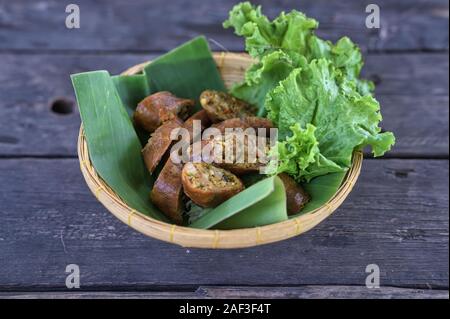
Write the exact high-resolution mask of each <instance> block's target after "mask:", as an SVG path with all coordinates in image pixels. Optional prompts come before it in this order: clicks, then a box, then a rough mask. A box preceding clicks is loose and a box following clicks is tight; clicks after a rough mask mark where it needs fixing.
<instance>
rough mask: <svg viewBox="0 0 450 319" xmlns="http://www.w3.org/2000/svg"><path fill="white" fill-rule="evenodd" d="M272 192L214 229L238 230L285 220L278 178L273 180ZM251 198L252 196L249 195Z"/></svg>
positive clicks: (284, 202) (283, 203)
mask: <svg viewBox="0 0 450 319" xmlns="http://www.w3.org/2000/svg"><path fill="white" fill-rule="evenodd" d="M273 185H274V190H273V192H272V193H270V194H269V195H268V196H267V197H265V198H263V199H261V200H260V201H258V202H257V203H255V204H253V205H252V206H250V207H248V208H246V209H244V210H243V211H241V212H239V213H238V214H235V215H233V216H231V217H230V218H228V219H226V220H224V221H223V222H221V223H219V224H218V225H216V226H214V227H213V228H214V229H239V228H250V227H258V226H264V225H270V224H274V223H278V222H281V221H284V220H287V212H286V192H285V189H284V185H283V182H282V181H281V179H280V178H279V177H275V178H274V180H273ZM249 196H252V195H249Z"/></svg>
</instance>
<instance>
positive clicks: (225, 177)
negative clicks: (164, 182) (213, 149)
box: [181, 162, 244, 207]
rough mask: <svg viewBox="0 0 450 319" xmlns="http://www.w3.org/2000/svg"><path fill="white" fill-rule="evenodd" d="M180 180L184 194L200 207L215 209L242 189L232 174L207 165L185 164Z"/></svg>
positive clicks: (239, 182)
mask: <svg viewBox="0 0 450 319" xmlns="http://www.w3.org/2000/svg"><path fill="white" fill-rule="evenodd" d="M181 180H182V183H183V189H184V192H185V194H186V195H187V196H188V197H189V198H190V199H191V200H192V201H193V202H194V203H196V204H197V205H199V206H202V207H215V206H217V205H219V204H221V203H223V202H224V201H226V200H227V199H228V198H230V197H232V196H234V195H236V194H237V193H239V192H240V191H242V190H243V189H244V184H242V182H241V180H240V179H239V178H237V177H236V176H235V175H234V174H232V173H230V172H228V171H226V170H224V169H221V168H219V167H215V166H213V165H211V164H207V163H190V162H189V163H186V164H185V165H184V167H183V171H182V174H181Z"/></svg>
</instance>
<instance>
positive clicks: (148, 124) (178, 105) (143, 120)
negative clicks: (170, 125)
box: [133, 91, 195, 133]
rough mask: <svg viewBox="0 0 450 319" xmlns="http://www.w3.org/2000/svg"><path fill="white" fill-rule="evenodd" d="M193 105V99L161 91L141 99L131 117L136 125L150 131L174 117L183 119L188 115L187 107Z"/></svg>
mask: <svg viewBox="0 0 450 319" xmlns="http://www.w3.org/2000/svg"><path fill="white" fill-rule="evenodd" d="M194 105H195V101H194V100H189V99H182V98H179V97H176V96H175V95H173V94H172V93H170V92H166V91H162V92H158V93H155V94H152V95H150V96H147V97H146V98H145V99H143V100H142V101H141V102H140V103H139V104H138V106H137V108H136V111H135V112H134V114H133V118H134V122H135V123H136V124H137V125H139V126H140V127H142V128H143V129H145V130H146V131H148V132H150V133H151V132H153V131H155V130H156V129H157V128H158V127H159V126H161V124H163V123H164V122H166V121H168V120H171V119H173V118H175V117H179V118H181V119H182V120H185V119H186V118H187V117H188V115H189V108H191V107H192V106H194Z"/></svg>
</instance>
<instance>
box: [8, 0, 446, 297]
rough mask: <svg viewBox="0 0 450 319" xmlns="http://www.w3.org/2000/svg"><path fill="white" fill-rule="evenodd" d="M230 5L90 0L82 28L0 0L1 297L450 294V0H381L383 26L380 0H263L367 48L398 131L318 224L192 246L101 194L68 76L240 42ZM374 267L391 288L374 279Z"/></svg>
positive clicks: (48, 10)
mask: <svg viewBox="0 0 450 319" xmlns="http://www.w3.org/2000/svg"><path fill="white" fill-rule="evenodd" d="M232 2H233V1H183V0H177V1H167V0H166V1H162V0H155V1H144V0H135V1H120V0H113V1H107V2H106V1H84V0H77V1H76V3H77V4H79V6H80V9H81V28H80V29H72V30H69V29H66V27H65V24H64V21H65V18H66V13H65V3H64V2H61V1H56V0H46V1H44V0H42V1H24V0H16V1H7V0H0V187H1V193H0V214H1V215H0V216H1V220H0V297H30V298H31V297H138V298H144V297H156V298H159V297H161V298H163V297H192V298H204V297H223V298H231V297H362V298H372V297H376V298H377V297H380V298H389V297H403V298H421V297H424V298H448V296H449V294H448V283H449V247H448V238H449V224H448V220H449V197H448V192H449V161H448V155H449V124H448V123H449V121H448V120H449V90H448V87H449V55H448V19H449V11H448V9H449V8H448V1H446V0H431V1H418V0H416V1H411V0H398V1H388V0H378V1H377V4H378V5H379V6H380V8H381V18H382V28H381V29H379V30H377V29H371V30H369V29H367V28H365V25H364V21H365V18H366V13H365V6H366V4H368V3H370V2H368V1H325V0H314V1H313V0H303V1H301V5H300V4H299V3H298V2H297V1H262V4H263V7H264V9H265V11H266V12H267V13H268V14H269V15H270V16H272V17H273V16H274V15H276V14H277V13H278V12H279V11H281V10H282V9H284V10H290V9H293V8H295V9H298V10H302V11H305V12H306V13H307V14H308V15H310V16H312V17H315V18H317V19H318V20H319V21H320V23H321V27H320V31H319V34H320V35H321V36H323V37H326V38H329V39H332V40H336V39H337V38H338V37H340V36H343V35H349V36H350V37H352V38H353V39H354V40H355V41H356V42H358V43H359V44H360V45H361V47H362V48H363V51H364V52H365V55H366V57H367V65H366V67H365V69H364V73H365V76H367V77H369V78H371V79H374V80H375V81H376V82H377V84H378V87H377V90H376V95H377V97H378V99H379V100H380V102H381V103H382V111H383V115H384V118H385V121H384V122H383V128H384V129H386V130H392V131H394V132H395V134H396V136H397V139H398V142H397V145H396V146H395V148H394V149H393V151H392V152H390V153H389V154H387V156H386V157H385V158H382V159H371V158H368V159H366V160H365V161H364V164H363V170H362V174H361V177H360V179H359V181H358V183H357V185H356V187H355V190H354V191H353V193H352V194H351V196H350V197H349V198H348V199H347V201H346V202H345V203H344V204H343V205H342V206H341V208H340V209H339V210H338V211H337V212H336V213H335V214H333V216H331V217H330V218H329V219H327V220H326V221H325V222H323V223H322V224H320V225H319V226H318V227H317V228H315V229H313V230H312V231H310V232H309V233H307V234H305V235H302V236H300V237H297V238H293V239H290V240H286V241H284V242H280V243H275V244H271V245H265V246H260V247H256V248H251V249H240V250H228V251H224V250H198V249H186V248H181V247H178V246H174V245H170V244H167V243H163V242H160V241H158V240H154V239H151V238H147V237H145V236H144V235H142V234H140V233H138V232H136V231H134V230H132V229H131V228H129V227H127V226H126V225H124V224H122V223H121V222H119V221H118V220H117V219H116V218H114V217H113V216H112V215H111V214H110V213H109V212H108V211H107V210H106V209H105V208H103V207H102V206H101V205H100V204H99V203H98V202H97V200H96V199H95V198H94V196H93V195H92V194H91V193H90V192H89V190H88V188H87V186H86V185H85V182H84V180H83V178H82V176H81V173H80V171H79V164H78V160H77V154H76V141H77V133H78V129H79V125H80V119H79V114H78V111H77V109H76V107H74V105H71V104H74V94H73V90H72V87H71V83H70V79H69V75H70V74H72V73H77V72H83V71H88V70H95V69H107V70H109V71H110V72H111V73H118V72H120V71H122V70H124V69H126V68H127V67H129V66H131V65H133V64H136V63H139V62H143V61H146V60H149V59H151V58H153V57H155V56H157V55H159V54H160V53H162V52H165V51H167V50H169V49H171V48H173V47H175V46H177V45H179V44H181V43H182V42H184V41H186V40H189V39H190V38H192V37H194V36H195V35H198V34H205V35H206V36H207V38H208V39H210V42H211V47H212V49H213V50H222V48H226V49H227V50H229V51H242V50H243V44H242V40H241V39H239V38H237V37H235V36H234V35H233V34H232V31H231V30H224V29H223V28H222V26H221V22H222V21H223V20H224V19H225V18H226V16H227V12H228V10H229V9H230V8H231V5H232ZM366 2H367V3H366ZM219 44H220V45H219ZM58 100H60V102H58V103H56V105H55V104H54V102H55V101H58ZM67 104H68V105H67ZM52 106H53V107H52ZM71 106H72V107H71ZM55 111H56V112H55ZM68 264H77V265H79V267H80V273H81V288H80V289H72V290H69V289H67V288H66V285H65V280H66V276H67V274H66V273H65V270H66V265H68ZM368 264H377V265H378V266H379V268H380V275H381V288H379V289H368V288H366V286H365V279H366V276H367V275H368V274H367V273H366V272H365V270H366V266H367V265H368Z"/></svg>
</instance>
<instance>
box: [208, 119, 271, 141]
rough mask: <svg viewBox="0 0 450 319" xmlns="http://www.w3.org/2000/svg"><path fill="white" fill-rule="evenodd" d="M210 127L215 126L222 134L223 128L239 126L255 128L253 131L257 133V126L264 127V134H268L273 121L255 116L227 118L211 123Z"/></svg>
mask: <svg viewBox="0 0 450 319" xmlns="http://www.w3.org/2000/svg"><path fill="white" fill-rule="evenodd" d="M211 127H215V128H217V129H218V130H219V131H220V132H221V133H222V134H223V133H225V129H227V128H233V129H234V128H241V129H243V130H245V129H247V128H253V129H255V133H256V134H258V128H265V129H266V136H268V135H269V133H270V131H269V130H270V129H271V128H273V127H274V126H273V123H272V121H271V120H269V119H266V118H263V117H257V116H249V117H244V118H232V119H228V120H224V121H222V122H219V123H216V124H213V125H212V126H211Z"/></svg>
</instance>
